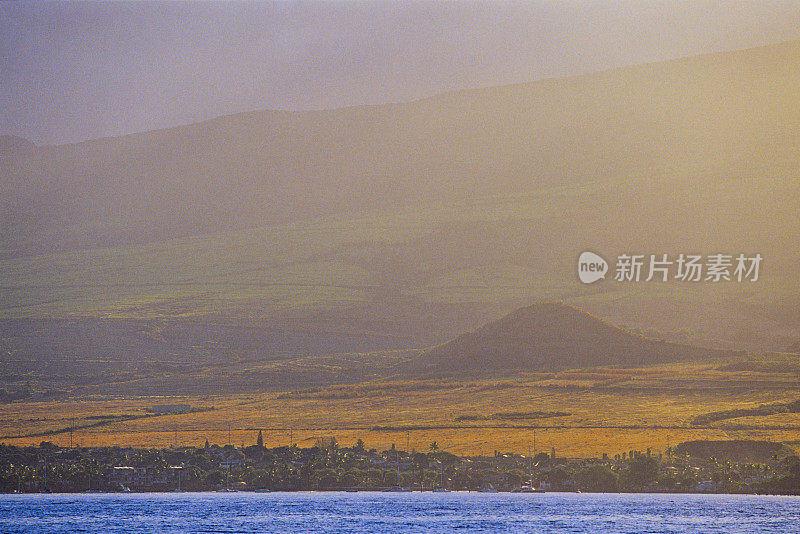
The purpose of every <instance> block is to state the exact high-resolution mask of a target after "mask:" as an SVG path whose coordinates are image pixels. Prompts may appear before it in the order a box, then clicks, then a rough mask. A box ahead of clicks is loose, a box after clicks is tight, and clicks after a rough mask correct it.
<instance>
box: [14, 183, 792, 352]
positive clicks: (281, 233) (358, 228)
mask: <svg viewBox="0 0 800 534" xmlns="http://www.w3.org/2000/svg"><path fill="white" fill-rule="evenodd" d="M783 187H784V189H783V192H782V193H781V194H776V193H775V191H776V190H775V189H766V188H760V187H757V186H755V185H754V184H748V185H743V186H742V187H738V188H732V187H731V184H730V182H729V181H727V180H720V181H716V182H712V181H708V182H706V183H705V184H704V185H703V188H704V193H705V195H702V194H700V192H699V190H698V188H697V187H696V186H693V187H687V188H686V189H674V188H673V189H669V188H665V187H651V186H650V185H648V183H647V181H646V180H645V179H643V178H632V179H630V180H629V181H628V182H627V183H626V185H625V186H622V185H621V184H617V183H612V182H592V183H585V184H581V185H579V186H568V187H553V188H545V189H541V190H538V191H535V192H532V193H529V194H525V195H519V196H517V197H485V198H484V199H482V201H481V202H460V203H459V202H452V203H449V204H446V205H444V204H442V205H429V206H427V207H426V208H419V209H416V210H411V209H409V210H404V211H386V212H382V213H376V214H369V215H363V216H354V217H338V218H329V219H317V220H312V221H307V222H303V223H292V224H287V225H283V226H278V227H262V228H259V229H255V230H242V231H237V232H227V233H218V234H207V235H201V236H193V237H187V238H181V239H173V240H170V241H166V242H163V243H158V244H156V243H151V244H144V245H136V246H130V247H114V248H107V249H90V250H82V251H76V252H69V253H61V254H54V255H44V256H36V257H28V258H17V259H13V260H6V261H4V262H2V264H1V266H2V269H0V287H1V288H2V294H1V295H2V299H0V302H2V309H1V310H0V313H1V314H2V316H3V317H50V316H52V317H64V316H91V317H120V318H126V317H128V318H132V317H136V318H158V317H167V318H169V317H181V316H204V315H205V316H218V315H224V316H228V317H250V318H271V317H275V316H286V315H291V316H301V317H309V316H314V315H315V314H316V315H318V314H337V317H340V318H343V317H348V316H349V317H355V318H358V319H359V320H363V321H380V322H382V323H383V324H384V325H386V324H388V325H390V328H401V326H400V325H403V326H402V328H404V329H406V332H405V334H404V335H406V337H408V338H409V339H410V340H411V341H410V342H411V344H412V346H413V345H414V342H413V338H415V336H416V339H418V340H419V343H417V344H416V346H420V347H421V346H424V345H425V344H426V343H429V342H441V341H444V340H445V339H447V338H448V337H450V336H451V335H453V334H454V333H458V332H460V331H464V330H465V329H466V328H467V326H469V325H475V324H476V321H478V323H477V324H482V323H483V322H486V321H487V320H490V319H492V318H496V316H494V317H492V316H489V317H481V314H485V313H486V310H487V309H493V310H496V312H497V313H501V312H503V311H510V310H511V309H514V308H517V307H519V306H522V305H526V304H529V303H531V302H533V301H536V300H562V301H565V302H569V303H572V304H574V305H576V306H578V307H580V308H583V309H587V310H590V311H592V312H593V313H595V314H597V315H598V316H600V317H604V318H607V319H609V320H610V321H611V322H613V323H614V324H619V325H622V326H625V327H628V328H639V329H643V330H645V331H646V332H656V333H658V335H664V336H667V337H668V338H670V339H673V340H680V341H693V342H701V343H712V344H713V343H714V342H715V341H720V340H722V341H724V342H725V345H726V346H733V347H735V346H740V345H742V344H744V345H745V346H748V347H754V346H762V345H763V346H764V347H765V348H771V349H775V348H782V347H784V346H785V345H787V344H788V343H790V342H791V341H793V340H796V339H797V338H798V337H800V335H798V334H800V325H798V320H800V319H798V315H797V313H796V310H797V309H798V306H799V305H800V298H799V297H798V295H800V291H798V284H797V281H796V280H797V278H796V273H797V271H796V265H797V262H798V261H800V258H798V255H797V252H795V251H794V250H793V246H794V243H795V240H796V236H797V235H798V228H797V224H796V223H792V222H791V218H793V217H795V213H798V211H797V210H798V208H800V206H798V205H797V204H798V195H796V194H791V188H793V187H796V186H795V185H793V184H786V185H785V186H783ZM712 198H713V206H714V207H713V208H712V207H710V203H711V202H712V200H710V199H712ZM766 205H769V206H772V207H775V206H780V207H781V210H782V211H781V213H780V215H779V216H773V217H770V218H756V217H753V218H752V219H751V220H747V221H744V220H743V219H744V217H742V216H740V214H744V213H749V214H757V213H761V212H763V206H766ZM709 209H715V210H716V212H717V213H718V214H719V216H718V217H716V218H710V217H707V216H706V215H705V214H706V212H707V211H708V210H709ZM676 214H680V215H681V216H683V217H685V218H686V225H685V226H680V227H677V226H665V225H663V224H661V223H660V219H659V217H667V218H669V217H675V216H676ZM725 214H728V216H726V215H725ZM646 217H649V218H646ZM781 217H782V218H783V219H781ZM737 221H738V222H739V223H740V228H743V227H744V226H741V225H743V224H745V223H746V227H747V231H743V232H742V233H738V232H735V231H734V230H733V225H734V224H736V223H737ZM762 227H763V228H767V229H768V230H769V233H770V236H769V238H766V236H763V235H762V233H761V232H762V230H763V228H762ZM763 231H766V230H763ZM587 248H588V249H592V250H595V251H597V252H599V253H601V254H603V255H604V256H605V257H606V258H607V259H608V260H609V261H612V262H613V260H614V257H615V255H616V254H619V253H622V252H640V253H681V252H684V253H689V252H696V253H703V254H711V253H715V252H729V253H737V252H747V253H754V252H758V253H761V254H762V255H763V256H764V258H765V261H764V265H763V267H762V272H761V278H760V280H759V281H757V282H741V283H738V282H730V283H721V284H714V283H711V282H700V283H688V282H674V283H670V284H662V283H657V282H639V283H615V282H614V281H613V280H610V279H609V280H605V281H602V282H598V283H597V284H594V285H591V286H585V285H583V284H581V283H580V282H579V281H578V280H577V276H576V274H575V270H576V259H577V256H578V254H579V253H580V252H581V251H583V250H585V249H587ZM445 306H446V307H449V308H450V309H458V308H463V309H464V312H463V318H464V321H463V325H459V324H452V322H453V321H456V322H457V319H453V318H452V317H449V318H447V319H445V318H444V317H443V316H442V317H439V318H437V314H439V312H438V311H437V310H439V309H441V307H445ZM444 320H447V321H449V322H450V323H451V324H448V325H447V328H446V329H445V330H446V332H445V330H440V327H441V325H439V324H437V321H444ZM376 328H377V327H376ZM423 332H428V334H426V335H422V333H423ZM435 332H441V333H442V336H445V337H437V334H435ZM432 333H433V334H432ZM445 334H446V335H445ZM426 336H428V337H426ZM382 348H386V347H382Z"/></svg>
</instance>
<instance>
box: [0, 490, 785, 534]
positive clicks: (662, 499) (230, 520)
mask: <svg viewBox="0 0 800 534" xmlns="http://www.w3.org/2000/svg"><path fill="white" fill-rule="evenodd" d="M531 531H535V532H542V533H554V532H575V533H591V534H597V533H600V532H603V533H612V534H641V533H657V534H662V533H675V534H687V533H704V534H705V533H711V534H713V533H748V534H751V533H766V532H780V533H786V534H791V533H798V534H800V497H777V496H757V495H644V494H567V493H545V494H505V493H493V494H483V493H464V492H455V493H441V494H434V493H339V492H329V493H315V492H306V493H163V494H154V493H149V494H53V495H2V496H0V532H8V533H45V532H47V533H62V532H64V533H66V532H106V533H111V534H115V533H120V534H121V533H126V534H127V533H140V532H141V533H151V532H152V533H169V534H172V533H188V532H203V533H212V532H214V533H229V532H236V533H250V532H253V533H255V532H316V533H331V534H333V533H348V532H355V533H360V532H364V533H367V532H370V533H371V532H377V533H391V534H406V533H417V532H426V533H427V532H434V533H447V532H511V533H515V532H531Z"/></svg>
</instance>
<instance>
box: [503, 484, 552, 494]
mask: <svg viewBox="0 0 800 534" xmlns="http://www.w3.org/2000/svg"><path fill="white" fill-rule="evenodd" d="M511 491H512V492H513V493H545V492H546V490H543V489H542V488H535V487H533V486H527V485H526V486H521V487H519V488H515V489H513V490H511Z"/></svg>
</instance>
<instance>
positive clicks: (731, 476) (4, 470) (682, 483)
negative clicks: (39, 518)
mask: <svg viewBox="0 0 800 534" xmlns="http://www.w3.org/2000/svg"><path fill="white" fill-rule="evenodd" d="M774 445H776V444H772V443H770V442H755V441H751V442H747V441H740V442H736V441H728V442H688V443H684V444H681V445H678V446H677V447H675V448H674V449H673V448H669V449H668V450H667V454H663V453H658V454H654V453H652V452H651V451H650V450H646V451H629V452H625V453H622V454H616V455H614V457H609V456H608V455H606V454H604V455H603V456H602V457H600V458H590V459H582V460H570V459H566V458H559V457H558V456H557V455H556V451H554V450H552V449H551V450H550V451H549V452H538V453H536V452H535V451H534V452H531V453H529V454H528V455H522V454H517V453H503V452H500V451H496V452H495V453H494V456H477V457H460V456H456V455H454V454H451V453H449V452H446V451H443V450H440V449H439V446H438V445H437V443H436V442H432V443H431V444H430V446H429V450H427V451H424V452H422V451H401V450H398V449H397V448H396V447H395V446H394V445H393V446H392V447H391V448H390V449H388V450H384V451H377V450H375V449H367V448H366V447H365V446H364V443H363V442H362V441H361V440H359V441H358V442H357V443H356V444H355V445H354V446H352V447H341V446H339V445H338V444H337V442H336V439H335V438H334V437H322V438H319V439H318V440H317V443H316V444H315V446H313V447H307V448H300V447H298V446H297V445H292V446H288V445H287V446H283V447H276V448H266V447H264V446H263V440H262V436H261V433H260V432H259V434H258V435H257V436H254V444H253V445H250V446H243V447H235V446H233V445H225V446H220V445H216V444H210V443H208V442H206V444H205V446H202V447H172V448H166V449H140V448H131V447H59V446H56V445H54V444H52V443H50V442H47V441H43V442H42V443H41V444H40V445H39V446H31V447H17V446H10V445H0V491H3V492H6V493H17V492H19V493H36V492H129V491H130V492H166V491H309V490H310V491H329V490H339V491H381V490H382V491H482V492H501V491H502V492H508V491H517V492H542V491H560V492H564V491H566V492H653V493H655V492H658V493H662V492H680V493H776V494H800V459H799V458H798V457H797V456H795V455H791V454H788V455H787V454H780V450H779V449H775V454H773V455H772V456H771V458H770V459H768V460H767V461H764V462H761V463H759V462H734V461H730V460H724V459H721V458H716V457H713V456H709V455H708V454H709V452H713V451H714V450H717V451H719V452H720V453H726V452H727V453H731V452H732V451H735V449H747V450H750V451H752V450H761V451H762V452H763V453H766V454H769V453H770V452H772V446H774Z"/></svg>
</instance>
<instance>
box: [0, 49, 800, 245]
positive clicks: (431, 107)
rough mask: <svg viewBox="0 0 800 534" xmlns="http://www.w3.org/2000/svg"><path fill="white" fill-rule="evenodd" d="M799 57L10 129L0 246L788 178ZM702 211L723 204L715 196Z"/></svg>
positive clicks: (797, 111) (672, 216) (734, 58)
mask: <svg viewBox="0 0 800 534" xmlns="http://www.w3.org/2000/svg"><path fill="white" fill-rule="evenodd" d="M798 73H800V43H797V42H792V43H784V44H778V45H771V46H766V47H762V48H758V49H753V50H746V51H735V52H725V53H719V54H712V55H705V56H698V57H692V58H686V59H681V60H676V61H670V62H663V63H655V64H648V65H641V66H634V67H626V68H620V69H615V70H612V71H608V72H602V73H594V74H587V75H582V76H577V77H572V78H566V79H550V80H543V81H538V82H535V83H530V84H521V85H512V86H506V87H498V88H491V89H483V90H474V91H461V92H454V93H451V94H446V95H441V96H438V97H434V98H429V99H426V100H422V101H418V102H413V103H408V104H391V105H381V106H365V107H357V108H347V109H337V110H329V111H314V112H283V111H259V112H252V113H244V114H240V115H235V116H230V117H222V118H218V119H214V120H211V121H208V122H205V123H202V124H195V125H190V126H182V127H177V128H172V129H168V130H161V131H154V132H148V133H141V134H134V135H129V136H125V137H119V138H110V139H101V140H96V141H90V142H85V143H78V144H72V145H65V146H55V147H34V146H32V145H30V144H28V143H25V142H22V141H20V140H16V139H13V138H4V139H2V140H0V154H1V155H2V157H0V161H1V162H0V172H2V175H3V181H4V184H5V187H4V188H3V190H2V192H0V203H2V204H3V210H2V211H3V213H2V216H3V224H2V233H1V235H0V238H1V239H2V240H3V242H2V243H0V246H1V247H2V253H3V254H5V255H6V256H10V255H16V254H20V253H30V252H37V251H43V250H53V249H54V248H55V249H63V248H70V249H75V248H81V247H86V246H98V245H101V246H104V245H109V244H114V243H130V242H131V241H132V240H133V241H137V242H141V241H143V240H144V241H147V240H152V239H154V238H163V237H167V236H176V235H191V234H197V233H201V232H209V231H222V230H230V229H236V228H247V227H253V226H259V225H264V224H276V223H280V222H287V221H300V220H306V219H308V218H309V217H315V216H321V215H331V214H342V213H358V212H360V213H363V212H365V211H371V210H374V209H376V208H396V207H398V206H416V205H418V204H419V203H420V202H423V201H424V202H427V201H430V200H439V201H445V202H446V201H451V200H454V199H455V200H464V199H474V200H477V201H480V199H481V198H482V197H483V196H485V195H500V196H503V195H517V194H520V193H525V192H529V191H533V190H538V189H540V188H542V187H548V186H564V185H572V184H576V183H582V182H586V181H597V180H612V181H622V182H624V181H625V180H627V179H628V177H629V176H630V175H631V174H641V173H643V174H644V175H645V177H646V178H647V179H648V180H649V182H650V183H651V184H653V185H656V184H663V183H667V184H669V185H668V186H667V190H668V191H671V190H673V189H674V188H675V187H684V186H689V187H693V188H698V194H699V195H701V196H707V195H706V193H705V189H704V184H705V183H706V182H707V181H708V180H711V179H722V180H725V181H733V182H734V183H735V187H739V186H740V185H744V186H748V185H749V184H751V183H753V182H757V183H758V184H761V185H767V186H770V187H771V186H778V187H779V188H780V187H785V186H783V185H781V184H785V183H786V182H787V181H790V180H787V179H789V178H791V177H793V176H796V172H797V168H798V154H797V146H798V145H799V144H800V143H799V142H798V132H800V128H798V124H799V123H800V95H798V92H797V90H796V88H797V86H798V84H799V83H800V79H798V77H799V76H800V74H798ZM622 194H625V192H624V191H623V193H622ZM711 198H713V197H711ZM775 198H777V199H780V198H782V195H780V194H777V195H776V196H775ZM761 206H762V209H764V210H767V211H776V210H775V209H773V208H772V205H771V203H768V204H767V205H763V204H761ZM679 209H680V206H671V205H669V203H667V205H666V207H665V208H663V209H662V210H661V212H660V215H661V216H663V217H664V218H665V223H666V224H667V225H668V223H670V222H673V221H674V222H675V223H676V224H683V223H684V222H685V221H684V220H683V219H682V218H681V213H680V211H678V212H677V213H674V210H679ZM650 213H651V211H650V208H648V211H647V212H646V213H645V214H646V215H649V214H650ZM653 213H654V214H659V212H657V211H655V212H653ZM633 215H638V214H630V213H624V216H625V222H630V217H631V216H633ZM707 215H708V216H709V217H710V218H713V217H716V216H722V217H723V218H724V219H726V222H728V219H731V218H732V216H731V214H728V213H727V212H726V211H725V209H724V207H720V206H718V205H717V204H716V202H714V201H712V202H710V203H709V205H708V213H707ZM733 222H734V223H736V226H735V227H734V230H735V231H736V230H739V229H740V228H741V227H742V225H745V226H746V224H747V221H746V220H744V221H743V220H737V219H736V218H735V217H733ZM745 229H749V228H745ZM737 233H742V234H746V232H744V231H743V232H737Z"/></svg>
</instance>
